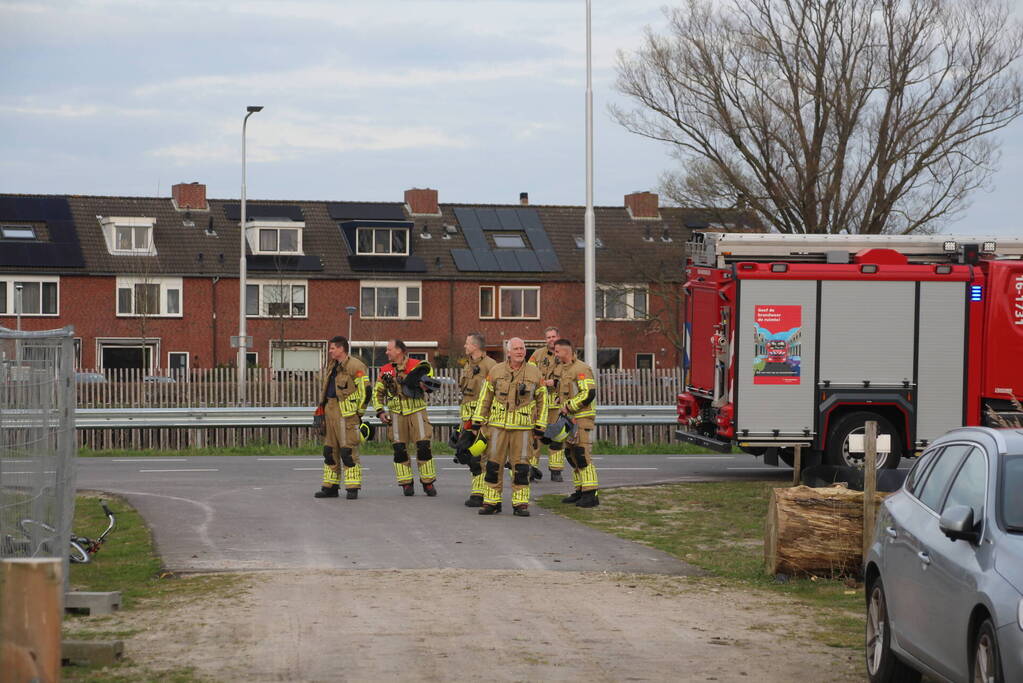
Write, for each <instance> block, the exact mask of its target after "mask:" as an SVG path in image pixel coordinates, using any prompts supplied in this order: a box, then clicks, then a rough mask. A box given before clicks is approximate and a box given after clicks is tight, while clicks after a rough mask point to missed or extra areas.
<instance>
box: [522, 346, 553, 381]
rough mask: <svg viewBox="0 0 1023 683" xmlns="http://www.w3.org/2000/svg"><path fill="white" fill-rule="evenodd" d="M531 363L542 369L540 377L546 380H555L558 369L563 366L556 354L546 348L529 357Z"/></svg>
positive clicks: (534, 352)
mask: <svg viewBox="0 0 1023 683" xmlns="http://www.w3.org/2000/svg"><path fill="white" fill-rule="evenodd" d="M529 362H530V363H532V364H533V365H535V366H536V367H538V368H540V376H541V377H542V378H544V379H554V376H555V374H556V373H557V368H558V366H560V365H561V363H560V362H559V361H558V358H557V356H555V355H554V352H553V351H551V350H550V349H548V348H547V347H546V346H544V347H542V348H539V349H536V350H535V351H533V355H531V356H530V357H529Z"/></svg>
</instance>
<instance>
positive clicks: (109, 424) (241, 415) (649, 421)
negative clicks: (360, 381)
mask: <svg viewBox="0 0 1023 683" xmlns="http://www.w3.org/2000/svg"><path fill="white" fill-rule="evenodd" d="M426 410H427V414H428V415H429V416H430V423H431V424H433V425H434V426H436V427H451V426H454V425H456V424H458V421H459V416H458V407H457V406H429V407H428V408H427V409H426ZM366 419H367V421H368V422H370V423H372V424H376V425H379V424H380V421H379V420H377V418H376V417H375V416H367V418H366ZM677 421H678V415H677V414H676V413H675V406H673V405H671V406H603V407H600V406H598V408H597V424H598V425H609V426H626V425H671V424H675V423H676V422H677ZM312 424H313V408H312V406H309V407H301V406H299V407H282V408H266V407H261V408H242V407H236V408H79V409H78V410H76V411H75V427H76V428H77V429H104V428H106V429H111V428H123V427H137V428H149V427H192V428H199V427H311V426H312Z"/></svg>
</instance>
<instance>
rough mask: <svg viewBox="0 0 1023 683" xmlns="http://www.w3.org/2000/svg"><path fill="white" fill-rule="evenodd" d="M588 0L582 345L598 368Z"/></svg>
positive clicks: (593, 366) (588, 11)
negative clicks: (583, 326)
mask: <svg viewBox="0 0 1023 683" xmlns="http://www.w3.org/2000/svg"><path fill="white" fill-rule="evenodd" d="M590 25H591V21H590V0H586V213H585V214H584V218H583V221H584V222H583V242H584V250H583V273H584V275H583V287H584V292H583V298H584V299H585V301H586V304H585V312H586V317H585V325H586V328H585V330H583V347H584V348H585V351H586V362H587V363H589V365H590V367H591V368H593V370H594V371H596V370H597V310H596V292H597V268H596V251H595V245H596V237H597V236H596V228H595V226H594V216H593V59H592V52H593V50H592V47H591V40H590V33H591V29H590Z"/></svg>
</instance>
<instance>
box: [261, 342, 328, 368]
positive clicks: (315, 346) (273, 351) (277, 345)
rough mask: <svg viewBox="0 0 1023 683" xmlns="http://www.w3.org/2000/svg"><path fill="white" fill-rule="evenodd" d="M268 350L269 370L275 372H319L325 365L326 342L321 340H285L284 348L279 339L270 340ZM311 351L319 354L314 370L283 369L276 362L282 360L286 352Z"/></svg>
mask: <svg viewBox="0 0 1023 683" xmlns="http://www.w3.org/2000/svg"><path fill="white" fill-rule="evenodd" d="M267 345H268V347H269V350H270V369H271V370H274V371H276V372H304V371H306V370H320V369H322V368H323V366H324V365H326V364H327V342H326V341H324V340H322V339H285V340H284V345H283V346H284V348H283V349H282V348H281V340H280V339H271V340H270V341H269V342H268V344H267ZM295 350H311V351H316V352H317V353H318V354H319V358H318V359H317V361H316V367H315V368H283V367H280V366H279V365H278V361H280V360H283V359H284V354H285V353H287V352H288V351H295Z"/></svg>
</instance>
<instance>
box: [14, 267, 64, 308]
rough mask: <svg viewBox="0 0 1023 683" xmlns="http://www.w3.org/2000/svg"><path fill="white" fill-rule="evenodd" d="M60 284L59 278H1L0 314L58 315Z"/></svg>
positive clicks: (28, 276) (29, 276)
mask: <svg viewBox="0 0 1023 683" xmlns="http://www.w3.org/2000/svg"><path fill="white" fill-rule="evenodd" d="M15 278H17V279H15ZM59 283H60V279H59V278H45V277H34V276H31V275H24V276H22V275H18V276H9V277H7V278H3V276H0V314H6V315H17V314H19V313H20V314H21V315H57V313H58V305H57V303H58V287H59Z"/></svg>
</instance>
